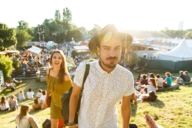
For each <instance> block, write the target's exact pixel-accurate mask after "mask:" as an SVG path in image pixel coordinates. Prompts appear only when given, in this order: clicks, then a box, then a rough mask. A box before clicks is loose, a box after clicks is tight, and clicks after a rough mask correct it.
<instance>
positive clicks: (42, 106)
mask: <svg viewBox="0 0 192 128" xmlns="http://www.w3.org/2000/svg"><path fill="white" fill-rule="evenodd" d="M45 100H46V91H45V90H43V91H42V95H41V97H40V106H41V109H44V108H45V107H46V105H45Z"/></svg>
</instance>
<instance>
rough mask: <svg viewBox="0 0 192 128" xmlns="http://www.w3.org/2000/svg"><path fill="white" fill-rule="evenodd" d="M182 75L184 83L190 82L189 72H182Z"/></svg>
mask: <svg viewBox="0 0 192 128" xmlns="http://www.w3.org/2000/svg"><path fill="white" fill-rule="evenodd" d="M184 75H185V78H186V82H190V81H191V76H190V74H189V72H188V71H184Z"/></svg>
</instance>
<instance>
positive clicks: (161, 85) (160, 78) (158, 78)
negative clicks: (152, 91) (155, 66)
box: [156, 74, 164, 88]
mask: <svg viewBox="0 0 192 128" xmlns="http://www.w3.org/2000/svg"><path fill="white" fill-rule="evenodd" d="M156 77H157V86H158V88H163V81H164V80H163V78H162V77H161V76H160V75H159V74H157V75H156Z"/></svg>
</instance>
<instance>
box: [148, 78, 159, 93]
mask: <svg viewBox="0 0 192 128" xmlns="http://www.w3.org/2000/svg"><path fill="white" fill-rule="evenodd" d="M149 80H150V81H151V82H152V84H153V86H154V87H155V88H156V90H158V86H157V82H156V79H155V78H149Z"/></svg>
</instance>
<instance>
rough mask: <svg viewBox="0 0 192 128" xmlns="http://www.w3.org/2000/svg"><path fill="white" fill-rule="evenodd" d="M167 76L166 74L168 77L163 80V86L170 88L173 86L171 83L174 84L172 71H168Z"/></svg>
mask: <svg viewBox="0 0 192 128" xmlns="http://www.w3.org/2000/svg"><path fill="white" fill-rule="evenodd" d="M165 76H166V78H165V80H164V82H163V87H164V88H169V87H171V84H172V78H171V73H170V72H166V73H165Z"/></svg>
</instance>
